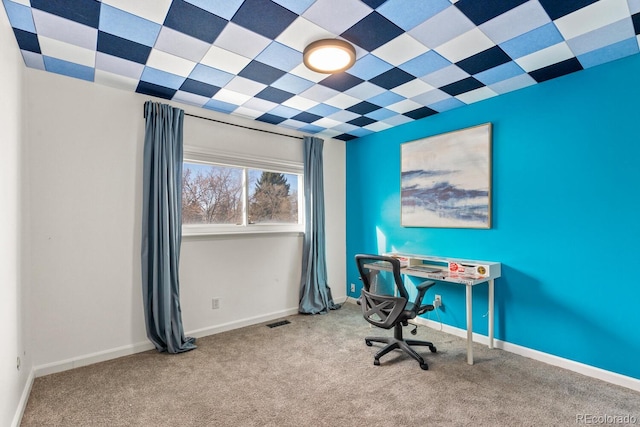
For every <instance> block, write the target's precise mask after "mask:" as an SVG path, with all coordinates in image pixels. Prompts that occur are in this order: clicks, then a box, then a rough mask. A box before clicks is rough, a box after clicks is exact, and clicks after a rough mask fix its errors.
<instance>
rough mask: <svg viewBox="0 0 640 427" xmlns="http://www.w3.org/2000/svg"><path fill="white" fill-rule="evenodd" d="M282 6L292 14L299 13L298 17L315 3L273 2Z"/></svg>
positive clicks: (295, 1) (306, 0)
mask: <svg viewBox="0 0 640 427" xmlns="http://www.w3.org/2000/svg"><path fill="white" fill-rule="evenodd" d="M273 1H274V2H276V3H278V4H279V5H281V6H284V7H286V8H287V9H289V10H290V11H292V12H295V13H297V14H298V15H302V13H304V11H305V10H307V9H308V8H309V6H311V5H312V4H313V2H314V0H273Z"/></svg>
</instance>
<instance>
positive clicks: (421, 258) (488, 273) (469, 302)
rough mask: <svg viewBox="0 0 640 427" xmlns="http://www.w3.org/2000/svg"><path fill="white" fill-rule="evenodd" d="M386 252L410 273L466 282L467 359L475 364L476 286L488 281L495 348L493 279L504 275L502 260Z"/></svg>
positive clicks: (490, 346)
mask: <svg viewBox="0 0 640 427" xmlns="http://www.w3.org/2000/svg"><path fill="white" fill-rule="evenodd" d="M384 255H386V256H392V257H395V258H399V259H400V260H401V263H402V264H403V265H405V264H406V267H403V268H402V270H401V272H402V274H405V275H407V276H412V277H421V278H426V279H431V280H435V281H442V282H449V283H458V284H461V285H465V286H466V311H467V363H468V364H469V365H473V346H472V344H473V299H472V296H473V287H474V286H475V285H479V284H481V283H485V282H487V283H488V286H489V291H488V293H489V295H488V299H489V325H488V326H489V328H488V329H489V348H493V325H494V280H495V279H497V278H498V277H500V275H501V264H500V263H499V262H491V261H477V260H468V259H458V258H441V257H432V256H426V255H415V254H403V253H388V254H384ZM420 266H425V267H435V268H439V269H441V270H440V271H437V272H426V271H420V269H419V268H420Z"/></svg>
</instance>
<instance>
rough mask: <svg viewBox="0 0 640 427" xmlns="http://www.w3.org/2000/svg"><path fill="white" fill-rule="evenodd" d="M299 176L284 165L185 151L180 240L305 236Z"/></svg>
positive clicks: (297, 168)
mask: <svg viewBox="0 0 640 427" xmlns="http://www.w3.org/2000/svg"><path fill="white" fill-rule="evenodd" d="M205 157H206V158H205ZM257 166H261V167H257ZM301 170H302V166H301V165H297V164H291V163H286V162H278V161H273V160H267V159H249V158H239V157H233V158H229V157H228V156H220V155H213V156H211V155H210V156H203V155H198V154H194V153H189V155H188V154H187V151H186V150H185V161H184V164H183V170H182V232H183V234H185V235H199V234H230V233H263V232H302V231H304V222H303V216H304V215H303V212H304V211H303V202H304V197H303V195H302V192H303V186H302V171H301Z"/></svg>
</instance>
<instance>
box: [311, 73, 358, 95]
mask: <svg viewBox="0 0 640 427" xmlns="http://www.w3.org/2000/svg"><path fill="white" fill-rule="evenodd" d="M362 82H363V80H362V79H361V78H359V77H355V76H352V75H351V74H349V73H346V72H345V73H338V74H333V75H331V76H329V77H327V78H325V79H323V80H321V81H320V82H319V83H320V84H321V85H324V86H327V87H330V88H331V89H335V90H337V91H339V92H345V91H347V90H349V89H351V88H352V87H354V86H356V85H359V84H360V83H362Z"/></svg>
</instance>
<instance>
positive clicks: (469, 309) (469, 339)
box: [466, 285, 473, 365]
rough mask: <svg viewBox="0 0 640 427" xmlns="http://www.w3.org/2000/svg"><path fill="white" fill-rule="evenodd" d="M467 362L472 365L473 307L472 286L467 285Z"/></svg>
mask: <svg viewBox="0 0 640 427" xmlns="http://www.w3.org/2000/svg"><path fill="white" fill-rule="evenodd" d="M466 288H467V363H468V364H469V365H473V309H472V298H471V296H472V294H471V292H472V287H471V286H469V285H467V286H466Z"/></svg>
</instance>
